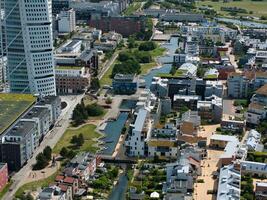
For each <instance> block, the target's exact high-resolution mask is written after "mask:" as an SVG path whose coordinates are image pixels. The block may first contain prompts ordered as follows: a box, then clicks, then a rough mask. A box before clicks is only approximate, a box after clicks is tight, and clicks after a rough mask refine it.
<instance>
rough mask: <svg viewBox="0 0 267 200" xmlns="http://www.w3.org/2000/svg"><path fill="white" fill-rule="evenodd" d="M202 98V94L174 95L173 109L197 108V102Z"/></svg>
mask: <svg viewBox="0 0 267 200" xmlns="http://www.w3.org/2000/svg"><path fill="white" fill-rule="evenodd" d="M199 100H200V96H197V95H180V94H177V95H174V97H173V105H172V106H173V109H174V110H178V111H180V110H181V109H183V108H184V107H187V108H188V109H191V110H197V102H198V101H199Z"/></svg>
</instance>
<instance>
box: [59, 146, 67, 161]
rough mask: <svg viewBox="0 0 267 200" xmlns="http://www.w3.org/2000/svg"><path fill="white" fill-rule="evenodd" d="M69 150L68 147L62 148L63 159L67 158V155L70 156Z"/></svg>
mask: <svg viewBox="0 0 267 200" xmlns="http://www.w3.org/2000/svg"><path fill="white" fill-rule="evenodd" d="M68 153H69V152H68V149H67V148H66V147H62V149H61V150H60V153H59V154H60V155H61V156H62V157H63V158H66V157H67V155H68Z"/></svg>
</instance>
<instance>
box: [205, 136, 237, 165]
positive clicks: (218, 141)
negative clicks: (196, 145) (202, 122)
mask: <svg viewBox="0 0 267 200" xmlns="http://www.w3.org/2000/svg"><path fill="white" fill-rule="evenodd" d="M209 146H210V147H212V148H219V149H223V150H224V153H223V154H222V155H221V156H220V159H219V163H218V164H219V166H224V165H229V164H230V163H231V162H232V161H233V160H235V159H236V156H237V153H238V150H239V140H238V138H237V137H235V136H229V135H218V134H214V135H212V136H211V137H210V144H209Z"/></svg>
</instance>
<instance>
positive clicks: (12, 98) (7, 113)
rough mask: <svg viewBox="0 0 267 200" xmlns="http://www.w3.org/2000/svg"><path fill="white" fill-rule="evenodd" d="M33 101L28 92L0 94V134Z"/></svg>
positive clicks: (34, 99) (33, 98)
mask: <svg viewBox="0 0 267 200" xmlns="http://www.w3.org/2000/svg"><path fill="white" fill-rule="evenodd" d="M35 101H36V98H35V97H33V96H32V95H29V94H0V134H1V133H2V132H3V131H4V130H5V129H6V128H8V127H9V126H10V125H11V124H12V123H13V122H14V121H15V120H16V119H17V118H18V117H19V116H20V115H21V114H23V113H24V112H25V111H26V110H27V109H28V108H29V107H30V106H31V105H32V104H33V103H34V102H35Z"/></svg>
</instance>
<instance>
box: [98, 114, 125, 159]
mask: <svg viewBox="0 0 267 200" xmlns="http://www.w3.org/2000/svg"><path fill="white" fill-rule="evenodd" d="M127 118H128V113H127V112H121V113H120V114H119V116H118V117H117V119H116V120H115V121H109V122H107V126H106V127H105V130H104V133H105V135H106V137H105V138H104V139H103V141H104V142H106V144H105V147H106V149H104V150H103V151H102V153H103V154H105V155H112V154H113V152H114V150H115V147H116V145H117V143H118V140H119V138H120V135H121V131H122V129H123V127H124V125H125V123H126V121H127Z"/></svg>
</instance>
